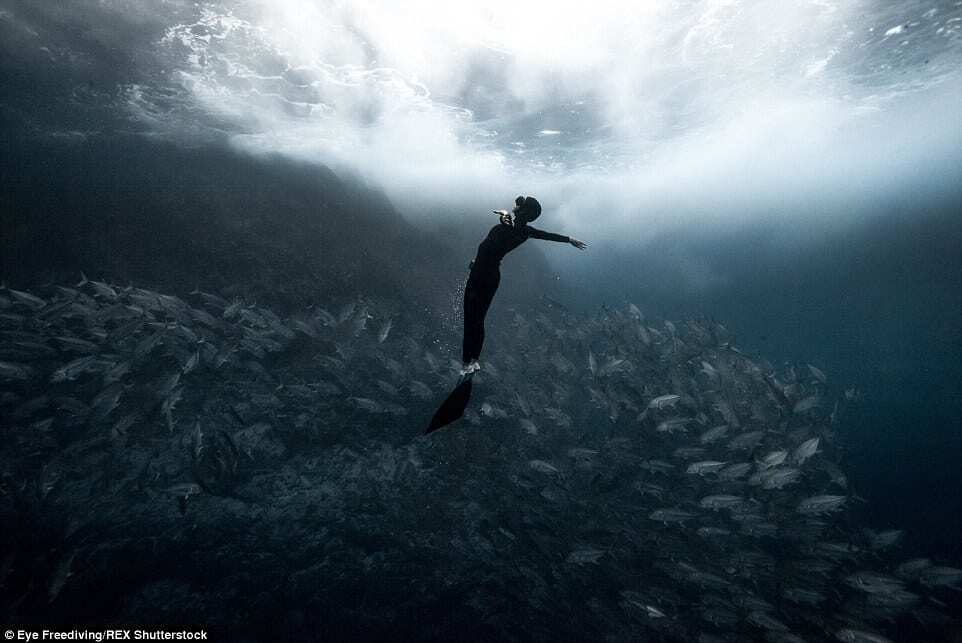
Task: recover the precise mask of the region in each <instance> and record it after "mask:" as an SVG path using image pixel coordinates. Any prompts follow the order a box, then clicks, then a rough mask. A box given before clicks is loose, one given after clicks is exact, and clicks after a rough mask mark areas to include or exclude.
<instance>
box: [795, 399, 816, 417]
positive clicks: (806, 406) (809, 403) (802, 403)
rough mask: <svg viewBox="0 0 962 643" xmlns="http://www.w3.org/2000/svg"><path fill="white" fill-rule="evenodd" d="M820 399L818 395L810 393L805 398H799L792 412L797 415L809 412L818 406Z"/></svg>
mask: <svg viewBox="0 0 962 643" xmlns="http://www.w3.org/2000/svg"><path fill="white" fill-rule="evenodd" d="M819 403H820V402H819V399H818V396H817V395H809V396H808V397H806V398H805V399H802V400H799V401H798V402H797V403H796V404H795V406H794V407H792V413H794V414H795V415H801V414H802V413H807V412H808V411H811V410H812V409H814V408H816V407H818V405H819Z"/></svg>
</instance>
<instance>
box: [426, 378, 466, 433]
mask: <svg viewBox="0 0 962 643" xmlns="http://www.w3.org/2000/svg"><path fill="white" fill-rule="evenodd" d="M471 375H472V374H471V373H469V374H468V375H467V376H466V377H463V378H462V379H461V381H459V382H458V385H457V386H455V387H454V390H453V391H451V394H450V395H448V397H447V398H446V399H445V400H444V402H442V403H441V407H440V408H439V409H438V411H437V413H435V414H434V417H433V418H431V424H430V425H429V426H428V428H427V430H426V431H425V433H431V432H433V431H437V430H438V429H440V428H442V427H445V426H447V425H449V424H451V423H452V422H454V421H455V420H457V419H459V418H460V417H461V416H462V415H464V409H465V408H466V407H467V406H468V400H470V399H471Z"/></svg>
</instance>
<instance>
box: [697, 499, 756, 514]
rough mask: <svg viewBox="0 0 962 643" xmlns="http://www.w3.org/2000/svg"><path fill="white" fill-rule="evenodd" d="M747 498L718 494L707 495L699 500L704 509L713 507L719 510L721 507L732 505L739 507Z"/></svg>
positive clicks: (714, 509)
mask: <svg viewBox="0 0 962 643" xmlns="http://www.w3.org/2000/svg"><path fill="white" fill-rule="evenodd" d="M743 502H745V500H744V499H743V498H742V497H741V496H730V495H717V496H705V497H704V498H702V499H701V500H700V501H699V503H698V504H699V505H700V506H701V508H702V509H711V510H713V511H717V510H719V509H731V508H732V507H737V506H739V505H741V504H742V503H743Z"/></svg>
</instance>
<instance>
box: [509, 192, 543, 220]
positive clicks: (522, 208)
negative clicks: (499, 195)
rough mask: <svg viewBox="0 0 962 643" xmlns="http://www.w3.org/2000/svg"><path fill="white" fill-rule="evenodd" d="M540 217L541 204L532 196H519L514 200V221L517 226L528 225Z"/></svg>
mask: <svg viewBox="0 0 962 643" xmlns="http://www.w3.org/2000/svg"><path fill="white" fill-rule="evenodd" d="M539 216H541V204H540V203H538V200H537V199H536V198H534V197H533V196H519V197H518V198H517V199H515V200H514V220H515V222H516V223H518V224H521V225H523V224H525V223H530V222H532V221H534V220H535V219H537V218H538V217H539Z"/></svg>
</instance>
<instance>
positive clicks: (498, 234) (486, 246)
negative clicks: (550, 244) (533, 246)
mask: <svg viewBox="0 0 962 643" xmlns="http://www.w3.org/2000/svg"><path fill="white" fill-rule="evenodd" d="M528 237H533V238H535V239H545V240H548V241H563V242H567V241H568V240H569V237H566V236H564V235H560V234H554V233H552V232H544V231H542V230H538V229H537V228H532V227H531V226H529V225H521V226H518V225H508V224H507V223H499V224H498V225H496V226H494V227H493V228H491V231H490V232H488V236H487V237H485V238H484V241H482V242H481V245H479V246H478V254H477V256H476V257H475V259H474V266H475V267H476V268H498V267H499V266H500V265H501V260H502V259H504V256H505V255H506V254H508V253H509V252H511V251H512V250H514V249H515V248H517V247H518V246H520V245H521V244H522V243H524V242H525V240H526V239H527V238H528Z"/></svg>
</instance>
